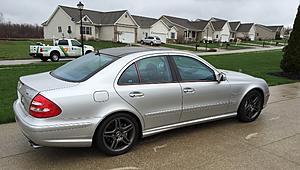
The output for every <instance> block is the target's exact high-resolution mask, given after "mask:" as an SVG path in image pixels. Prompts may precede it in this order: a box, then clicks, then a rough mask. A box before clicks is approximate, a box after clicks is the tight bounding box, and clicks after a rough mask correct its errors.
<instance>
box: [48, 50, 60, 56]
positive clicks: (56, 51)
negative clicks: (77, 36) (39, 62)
mask: <svg viewBox="0 0 300 170" xmlns="http://www.w3.org/2000/svg"><path fill="white" fill-rule="evenodd" d="M53 53H56V54H58V55H59V56H61V54H60V52H59V51H58V50H52V51H51V52H50V56H51V55H52V54H53Z"/></svg>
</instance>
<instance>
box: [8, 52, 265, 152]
mask: <svg viewBox="0 0 300 170" xmlns="http://www.w3.org/2000/svg"><path fill="white" fill-rule="evenodd" d="M17 93H18V99H17V100H16V101H15V102H14V111H15V115H16V121H17V123H18V124H19V126H20V128H21V130H22V132H23V133H24V135H25V136H26V137H27V138H28V140H29V142H30V143H31V145H32V146H33V147H40V146H49V147H90V146H92V145H95V146H96V147H97V148H98V149H99V150H101V151H102V152H104V153H106V154H109V155H119V154H123V153H126V152H127V151H129V150H130V149H131V148H132V147H133V146H134V144H135V143H136V142H137V140H138V139H139V138H140V137H146V136H150V135H153V134H156V133H160V132H163V131H167V130H170V129H174V128H179V127H183V126H188V125H193V124H197V123H204V122H208V121H213V120H218V119H225V118H229V117H236V118H237V119H238V120H240V121H242V122H251V121H254V120H255V119H256V118H257V117H258V116H259V114H260V113H261V110H262V109H263V108H264V106H266V104H267V101H268V98H269V89H268V85H267V83H266V82H265V81H264V80H262V79H260V78H255V77H252V76H249V75H246V74H243V73H239V72H233V71H227V70H219V69H216V68H215V67H213V66H212V65H211V64H209V63H208V62H206V61H205V60H203V59H202V58H200V57H199V56H196V55H193V54H190V53H187V52H180V51H171V50H170V51H167V50H153V49H146V48H138V47H124V48H112V49H105V50H102V51H99V52H98V53H90V54H87V55H85V56H83V57H80V58H78V59H76V60H73V61H71V62H69V63H67V64H65V65H63V66H61V67H59V68H57V69H56V70H54V71H51V72H46V73H40V74H34V75H29V76H24V77H21V78H20V80H19V83H18V89H17Z"/></svg>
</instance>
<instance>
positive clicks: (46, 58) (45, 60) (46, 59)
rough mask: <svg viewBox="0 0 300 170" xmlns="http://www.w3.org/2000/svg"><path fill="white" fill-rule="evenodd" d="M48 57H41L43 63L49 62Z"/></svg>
mask: <svg viewBox="0 0 300 170" xmlns="http://www.w3.org/2000/svg"><path fill="white" fill-rule="evenodd" d="M48 59H49V58H48V57H41V60H42V62H47V61H48Z"/></svg>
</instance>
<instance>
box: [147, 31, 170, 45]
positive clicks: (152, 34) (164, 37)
mask: <svg viewBox="0 0 300 170" xmlns="http://www.w3.org/2000/svg"><path fill="white" fill-rule="evenodd" d="M151 36H158V37H159V38H160V40H161V42H163V43H166V42H167V35H166V34H164V33H156V32H151Z"/></svg>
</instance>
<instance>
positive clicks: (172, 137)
mask: <svg viewBox="0 0 300 170" xmlns="http://www.w3.org/2000/svg"><path fill="white" fill-rule="evenodd" d="M270 90H271V98H270V101H269V104H268V106H267V108H266V109H265V110H263V112H262V114H261V116H260V117H259V119H258V120H257V121H255V122H252V123H240V122H238V121H237V120H236V119H234V118H232V119H226V120H221V121H217V122H211V123H206V124H200V125H195V126H190V127H186V128H181V129H176V130H172V131H168V132H165V133H161V134H158V135H155V136H151V137H148V138H145V139H142V140H141V141H140V142H139V143H138V145H137V146H136V147H135V148H134V149H133V150H132V151H131V152H129V153H127V154H124V155H121V156H116V157H109V156H106V155H104V154H102V153H99V152H98V151H96V150H95V149H93V148H68V149H66V148H40V149H36V150H34V149H32V148H31V147H30V146H29V145H28V143H27V141H26V139H25V137H23V135H22V134H21V132H20V130H19V129H18V127H17V125H16V124H15V123H11V124H4V125H0V143H1V145H0V169H43V170H44V169H113V170H129V169H272V170H273V169H285V170H287V169H288V170H293V169H298V170H299V169H300V83H296V84H288V85H281V86H274V87H271V88H270Z"/></svg>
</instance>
